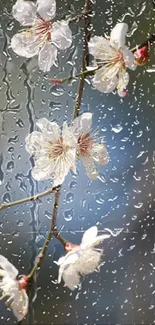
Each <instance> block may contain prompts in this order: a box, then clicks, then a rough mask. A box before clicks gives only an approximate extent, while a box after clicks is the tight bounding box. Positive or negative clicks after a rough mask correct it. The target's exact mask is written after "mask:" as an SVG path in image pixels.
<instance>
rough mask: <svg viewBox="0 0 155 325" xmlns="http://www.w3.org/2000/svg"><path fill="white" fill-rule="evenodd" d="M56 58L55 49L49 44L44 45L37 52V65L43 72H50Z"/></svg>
mask: <svg viewBox="0 0 155 325" xmlns="http://www.w3.org/2000/svg"><path fill="white" fill-rule="evenodd" d="M56 58H57V48H56V47H55V46H54V45H52V44H51V43H50V42H47V43H45V44H44V46H43V47H42V49H41V50H40V52H39V57H38V65H39V68H40V70H42V71H43V72H48V71H50V69H51V67H52V65H53V64H54V62H55V61H56Z"/></svg>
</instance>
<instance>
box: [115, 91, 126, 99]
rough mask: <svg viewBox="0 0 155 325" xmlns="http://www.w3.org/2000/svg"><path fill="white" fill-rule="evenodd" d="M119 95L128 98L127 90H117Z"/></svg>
mask: <svg viewBox="0 0 155 325" xmlns="http://www.w3.org/2000/svg"><path fill="white" fill-rule="evenodd" d="M117 94H118V95H119V96H120V97H122V98H123V97H126V91H125V90H121V89H117Z"/></svg>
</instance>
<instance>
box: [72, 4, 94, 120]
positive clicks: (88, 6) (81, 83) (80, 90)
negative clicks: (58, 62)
mask: <svg viewBox="0 0 155 325" xmlns="http://www.w3.org/2000/svg"><path fill="white" fill-rule="evenodd" d="M84 8H85V11H90V12H91V10H92V4H91V2H90V0H85V6H84ZM90 34H91V15H89V16H87V17H85V27H84V44H83V48H84V52H83V59H82V69H81V70H82V71H81V72H82V75H81V76H80V80H79V84H78V89H77V95H76V99H75V105H74V110H73V120H74V119H75V118H76V117H77V116H78V115H79V111H80V106H81V100H82V95H83V89H84V84H85V74H84V71H85V70H86V67H87V66H88V65H89V49H88V42H89V40H90Z"/></svg>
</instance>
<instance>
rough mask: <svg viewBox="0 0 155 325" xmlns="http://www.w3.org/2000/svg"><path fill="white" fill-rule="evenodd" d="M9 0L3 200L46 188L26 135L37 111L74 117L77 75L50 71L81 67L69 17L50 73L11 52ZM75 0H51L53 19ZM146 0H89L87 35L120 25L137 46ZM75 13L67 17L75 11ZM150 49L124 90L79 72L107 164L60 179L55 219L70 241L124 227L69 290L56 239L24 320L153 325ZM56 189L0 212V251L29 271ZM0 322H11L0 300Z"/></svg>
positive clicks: (148, 17)
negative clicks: (93, 174) (96, 172)
mask: <svg viewBox="0 0 155 325" xmlns="http://www.w3.org/2000/svg"><path fill="white" fill-rule="evenodd" d="M12 5H13V1H6V0H5V1H4V0H1V1H0V17H1V25H0V48H1V52H0V193H1V202H4V203H5V202H10V201H14V200H17V199H21V198H24V197H26V196H29V195H34V194H35V193H38V192H41V191H44V190H45V189H48V188H49V187H50V186H51V180H48V181H40V182H36V181H35V180H34V179H33V178H32V176H31V169H32V166H33V165H34V162H33V159H32V158H30V156H29V154H28V153H27V151H26V150H25V137H26V136H27V134H28V133H30V132H32V131H33V130H34V128H35V122H36V120H37V119H39V118H41V117H46V118H48V119H50V120H55V121H56V122H58V123H59V125H61V124H62V122H63V121H64V120H66V119H67V120H68V121H69V122H70V121H71V116H72V111H73V106H74V100H75V96H76V91H77V80H74V81H73V82H72V83H70V84H67V83H65V84H63V85H52V84H50V83H49V78H51V77H55V76H57V77H58V78H60V77H65V76H67V75H69V74H70V73H73V72H79V70H80V66H81V61H82V44H83V21H80V22H79V23H73V24H72V25H71V29H72V32H73V35H74V38H73V43H72V46H71V47H70V48H69V49H68V50H66V51H64V52H63V53H61V55H59V57H58V62H57V66H56V67H52V69H51V71H50V72H49V73H43V72H41V71H40V70H39V69H38V65H37V58H36V57H34V58H32V59H27V60H26V59H24V58H22V57H17V55H15V54H14V53H13V51H12V49H11V48H10V39H11V37H12V36H13V35H14V34H15V33H16V32H17V31H18V29H19V24H18V22H16V21H15V19H14V18H13V17H12V15H11V9H12ZM83 5H84V1H82V0H78V1H75V0H66V1H64V0H57V19H60V18H62V17H64V15H67V14H68V12H73V13H74V10H75V13H79V12H80V11H81V8H83ZM153 9H154V7H153V4H152V1H139V0H137V1H135V0H127V1H126V0H122V1H121V0H119V1H117V2H116V1H113V0H109V1H108V0H106V1H102V0H97V1H96V2H95V1H93V10H94V15H93V18H92V24H93V27H92V35H102V34H103V33H106V34H107V35H109V34H110V31H111V29H112V28H113V27H114V26H115V24H116V23H117V22H126V23H127V24H128V25H129V32H128V36H129V37H128V44H129V45H130V46H131V47H134V46H135V45H136V44H140V43H142V42H143V41H145V39H146V38H147V37H148V36H149V35H150V34H151V33H153V32H154V21H155V11H154V10H153ZM75 13H74V14H75ZM154 54H155V46H154V45H153V46H152V48H151V54H150V62H149V63H148V64H147V65H146V66H143V67H137V69H136V70H135V71H133V72H132V71H130V83H129V85H128V92H129V95H128V96H127V97H125V98H123V99H122V98H120V97H119V96H118V95H117V94H116V93H115V92H114V93H111V94H108V95H106V94H103V93H100V92H98V91H97V90H95V89H94V88H93V87H92V86H91V82H90V78H87V79H86V83H85V89H84V95H83V99H82V105H81V111H80V112H81V113H82V112H85V111H90V112H92V113H93V128H94V129H95V128H97V127H99V129H100V135H104V136H105V140H106V144H107V148H108V152H109V155H110V162H109V163H108V164H107V165H105V166H103V167H100V177H99V178H98V179H97V180H96V181H92V180H89V179H88V178H87V176H86V175H85V171H84V167H83V166H82V164H81V163H78V173H77V175H74V174H71V173H70V174H68V176H67V177H66V179H65V182H64V183H63V186H62V191H61V197H60V203H59V209H58V216H57V225H58V229H59V230H60V229H61V230H62V231H61V234H62V235H63V237H65V238H66V239H67V240H69V241H72V242H75V243H79V242H80V240H81V236H82V233H83V230H86V229H88V228H89V227H91V226H93V225H95V224H96V225H97V226H98V228H99V229H100V230H102V229H103V228H110V229H115V228H116V229H122V232H121V234H120V235H119V236H117V237H114V238H110V239H109V240H107V241H105V242H104V245H103V246H104V257H103V265H102V266H101V269H100V272H94V273H92V274H90V275H89V276H87V277H86V278H84V279H83V281H82V285H81V286H80V288H79V289H77V290H75V291H73V292H71V291H70V290H69V289H68V288H66V287H65V286H64V284H63V282H62V283H61V284H59V285H58V284H57V276H58V267H57V265H56V264H54V263H53V260H58V258H59V257H60V256H62V255H63V254H64V249H63V246H62V245H61V243H59V242H58V241H57V240H56V239H53V240H52V241H51V243H50V246H49V249H48V253H47V256H46V258H45V260H44V262H43V264H42V267H41V270H40V271H39V273H38V276H37V278H36V279H35V282H34V284H33V287H32V291H31V296H30V301H31V303H30V310H29V314H28V316H27V318H26V319H25V320H24V321H23V322H22V324H153V323H154V322H155V273H154V272H155V255H154V254H155V234H154V229H155V228H154V213H155V203H154V200H155V194H154V193H155V153H154V150H155V145H154V142H155V132H154V128H155V107H154V102H155V75H154V73H151V72H148V71H147V70H148V69H149V68H152V67H154V66H155V56H154ZM52 201H53V196H52V195H49V196H47V197H45V198H42V199H39V200H37V201H35V202H28V203H25V204H23V205H20V206H15V207H11V208H9V209H6V210H4V211H1V212H0V216H1V219H0V253H1V254H2V255H4V256H6V257H7V258H8V259H9V260H10V261H11V262H12V263H13V264H14V265H15V266H16V267H17V268H18V270H19V273H20V274H23V273H25V272H26V273H28V271H30V269H31V268H32V266H33V263H34V259H35V257H36V255H37V252H38V250H39V249H40V248H41V247H42V245H43V242H44V239H45V236H46V233H47V231H48V228H49V224H50V216H51V212H52ZM0 324H16V320H15V318H14V316H13V314H12V312H11V311H9V310H7V309H6V308H5V307H4V301H2V302H1V303H0Z"/></svg>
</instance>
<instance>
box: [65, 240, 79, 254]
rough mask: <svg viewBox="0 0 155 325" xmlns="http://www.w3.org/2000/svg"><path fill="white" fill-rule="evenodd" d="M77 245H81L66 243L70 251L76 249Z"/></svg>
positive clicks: (67, 249) (66, 249)
mask: <svg viewBox="0 0 155 325" xmlns="http://www.w3.org/2000/svg"><path fill="white" fill-rule="evenodd" d="M76 247H79V246H78V245H75V244H73V243H69V242H68V243H66V245H65V251H66V252H67V253H68V252H70V251H72V249H74V248H76Z"/></svg>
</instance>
